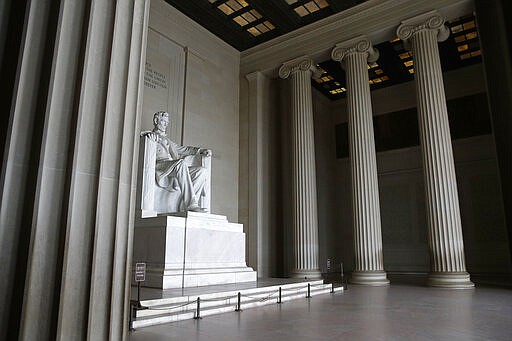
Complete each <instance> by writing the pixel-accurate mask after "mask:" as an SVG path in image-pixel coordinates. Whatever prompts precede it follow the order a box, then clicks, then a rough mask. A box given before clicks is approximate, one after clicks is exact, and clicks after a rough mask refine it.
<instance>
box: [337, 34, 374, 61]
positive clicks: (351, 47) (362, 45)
mask: <svg viewBox="0 0 512 341" xmlns="http://www.w3.org/2000/svg"><path fill="white" fill-rule="evenodd" d="M353 53H363V54H366V55H367V58H368V61H369V62H374V61H376V60H377V59H379V50H377V49H376V48H374V47H373V45H372V42H371V41H370V40H369V39H368V38H367V37H366V36H358V37H355V38H352V39H349V40H347V41H344V42H342V43H338V44H336V46H335V47H334V49H332V52H331V59H332V60H334V61H337V62H342V61H343V59H344V58H345V57H346V56H348V55H350V54H353Z"/></svg>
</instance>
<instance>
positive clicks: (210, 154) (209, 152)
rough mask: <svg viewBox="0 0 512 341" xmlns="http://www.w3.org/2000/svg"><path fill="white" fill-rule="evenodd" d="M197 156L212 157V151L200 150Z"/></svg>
mask: <svg viewBox="0 0 512 341" xmlns="http://www.w3.org/2000/svg"><path fill="white" fill-rule="evenodd" d="M199 154H201V155H204V156H212V151H211V150H210V149H200V150H199Z"/></svg>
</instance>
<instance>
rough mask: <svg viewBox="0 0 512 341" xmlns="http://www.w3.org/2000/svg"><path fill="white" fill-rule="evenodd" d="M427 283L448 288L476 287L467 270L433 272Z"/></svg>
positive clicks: (429, 275)
mask: <svg viewBox="0 0 512 341" xmlns="http://www.w3.org/2000/svg"><path fill="white" fill-rule="evenodd" d="M427 284H428V285H429V286H431V287H438V288H448V289H472V288H474V287H475V284H474V283H473V282H471V280H470V278H469V273H467V272H466V271H463V272H451V271H446V272H431V273H429V274H428V281H427Z"/></svg>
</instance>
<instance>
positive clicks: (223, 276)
mask: <svg viewBox="0 0 512 341" xmlns="http://www.w3.org/2000/svg"><path fill="white" fill-rule="evenodd" d="M133 260H134V263H137V262H145V263H146V268H147V272H146V280H145V281H144V282H143V283H142V285H143V286H145V287H154V288H161V289H171V288H188V287H198V286H205V285H215V284H232V283H243V282H254V281H256V279H257V276H256V271H254V270H253V269H252V268H250V267H248V266H247V265H246V263H245V233H244V232H243V226H242V224H236V223H230V222H228V220H227V218H226V217H225V216H222V215H216V214H208V213H197V212H179V213H173V214H169V215H160V216H157V217H152V218H136V221H135V234H134V245H133Z"/></svg>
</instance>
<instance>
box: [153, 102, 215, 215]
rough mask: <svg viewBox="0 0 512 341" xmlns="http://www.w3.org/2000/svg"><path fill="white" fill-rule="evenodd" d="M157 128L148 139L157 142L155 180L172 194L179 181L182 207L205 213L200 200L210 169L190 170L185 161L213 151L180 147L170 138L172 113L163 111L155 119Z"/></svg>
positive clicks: (190, 167) (154, 123) (154, 122)
mask: <svg viewBox="0 0 512 341" xmlns="http://www.w3.org/2000/svg"><path fill="white" fill-rule="evenodd" d="M153 125H154V128H153V130H152V131H150V132H147V133H146V134H147V136H148V137H149V138H150V139H151V140H153V141H155V142H156V167H155V173H156V174H155V178H156V184H157V186H158V187H160V188H163V189H166V190H169V191H172V190H173V189H174V186H175V181H177V183H178V186H179V190H180V191H181V207H182V209H183V210H185V211H196V212H202V211H204V210H203V209H201V208H200V207H199V204H198V199H199V196H200V195H201V193H202V192H203V190H204V187H205V183H206V181H207V175H206V169H205V168H204V167H201V166H188V165H187V163H186V162H185V157H186V156H188V155H197V154H202V155H206V156H211V151H210V150H208V149H202V148H199V147H192V146H180V145H178V144H177V143H175V142H173V141H172V140H171V139H169V138H168V137H167V135H166V133H167V126H168V125H169V113H167V112H165V111H159V112H157V113H155V114H154V116H153Z"/></svg>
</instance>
